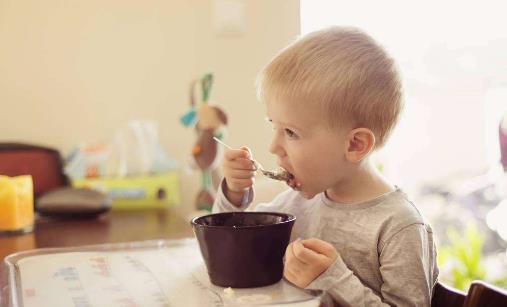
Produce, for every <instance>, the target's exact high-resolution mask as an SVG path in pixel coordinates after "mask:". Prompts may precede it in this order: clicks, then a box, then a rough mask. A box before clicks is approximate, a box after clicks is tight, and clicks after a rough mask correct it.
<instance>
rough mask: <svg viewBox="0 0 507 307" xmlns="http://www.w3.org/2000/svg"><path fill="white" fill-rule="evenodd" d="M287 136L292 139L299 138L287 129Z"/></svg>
mask: <svg viewBox="0 0 507 307" xmlns="http://www.w3.org/2000/svg"><path fill="white" fill-rule="evenodd" d="M285 134H286V135H287V136H288V137H289V138H291V139H294V138H297V134H296V133H294V131H292V130H290V129H287V128H285Z"/></svg>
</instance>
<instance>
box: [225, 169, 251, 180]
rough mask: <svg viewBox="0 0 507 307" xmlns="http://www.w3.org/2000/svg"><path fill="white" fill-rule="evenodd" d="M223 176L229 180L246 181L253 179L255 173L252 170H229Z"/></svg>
mask: <svg viewBox="0 0 507 307" xmlns="http://www.w3.org/2000/svg"><path fill="white" fill-rule="evenodd" d="M224 175H225V177H229V178H236V179H248V178H252V177H255V172H254V171H252V170H238V169H229V170H226V171H224Z"/></svg>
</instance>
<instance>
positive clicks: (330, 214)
mask: <svg viewBox="0 0 507 307" xmlns="http://www.w3.org/2000/svg"><path fill="white" fill-rule="evenodd" d="M224 188H226V185H225V181H223V182H222V184H221V188H220V189H219V191H218V193H217V196H216V199H215V204H214V206H213V212H225V211H243V210H247V211H249V210H255V211H274V212H285V213H290V214H293V215H295V216H296V223H295V225H294V228H293V230H292V235H291V241H292V240H294V239H296V238H301V239H306V238H318V239H321V240H324V241H326V242H329V243H331V244H333V246H334V247H335V248H336V250H337V251H338V253H339V255H340V256H339V257H338V259H337V260H336V261H335V262H334V263H333V265H332V266H330V267H329V268H328V269H327V270H326V271H325V272H324V273H322V274H321V275H320V276H319V277H317V278H316V279H315V280H314V281H313V282H312V283H311V284H310V285H308V287H307V289H320V290H325V291H327V292H328V293H329V294H330V295H331V296H332V297H333V299H334V300H335V301H336V302H337V303H339V304H340V305H342V306H387V305H389V306H430V303H431V295H432V289H433V285H434V284H435V282H436V279H437V276H438V268H437V265H436V259H435V258H436V251H435V244H434V242H433V233H432V230H431V228H430V226H429V225H428V224H427V223H426V222H425V221H424V219H423V217H422V215H421V214H420V213H419V211H418V210H417V208H416V207H415V206H414V204H413V203H412V202H411V201H410V200H408V198H407V195H406V194H405V193H403V192H402V191H401V190H400V189H397V190H396V191H393V192H390V193H387V194H384V195H382V196H379V197H377V198H375V199H372V200H369V201H366V202H362V203H358V204H352V205H351V204H339V203H335V202H333V201H331V200H330V199H328V198H327V196H326V195H325V193H320V194H318V195H316V196H315V197H314V198H312V199H305V198H303V197H302V196H300V195H299V193H298V192H296V191H293V190H290V189H289V190H287V191H285V192H283V193H280V194H279V195H278V196H277V197H276V198H275V199H274V200H273V201H271V202H270V203H261V204H258V205H257V206H255V208H253V209H252V208H250V206H249V204H250V203H251V201H252V198H253V197H252V196H253V193H252V190H250V193H249V194H250V197H249V199H248V200H247V201H246V204H245V205H243V206H241V207H236V206H234V205H233V204H232V203H230V202H229V201H228V200H227V198H226V197H225V196H224V193H223V189H224Z"/></svg>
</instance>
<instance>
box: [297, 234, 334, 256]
mask: <svg viewBox="0 0 507 307" xmlns="http://www.w3.org/2000/svg"><path fill="white" fill-rule="evenodd" d="M301 243H302V244H303V246H304V247H306V248H308V249H311V250H312V251H314V252H316V253H318V254H322V255H324V256H327V257H329V258H334V257H335V256H336V254H337V252H336V249H335V248H334V246H333V245H331V244H329V243H328V242H326V241H322V240H320V239H316V238H311V239H306V240H301Z"/></svg>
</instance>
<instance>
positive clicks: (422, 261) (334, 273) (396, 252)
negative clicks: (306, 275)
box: [306, 224, 438, 306]
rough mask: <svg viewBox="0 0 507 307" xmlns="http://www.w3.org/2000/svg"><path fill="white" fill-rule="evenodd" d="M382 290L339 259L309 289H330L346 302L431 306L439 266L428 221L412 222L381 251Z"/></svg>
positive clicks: (342, 302) (346, 303)
mask: <svg viewBox="0 0 507 307" xmlns="http://www.w3.org/2000/svg"><path fill="white" fill-rule="evenodd" d="M379 261H380V273H381V275H382V280H383V283H382V285H381V288H380V293H378V292H376V291H374V290H372V289H371V288H369V287H367V286H365V285H364V284H363V283H362V282H361V281H360V280H359V278H358V277H357V276H356V275H354V273H353V272H352V271H351V270H350V269H349V268H348V267H347V265H346V264H345V263H344V262H343V260H342V259H341V258H340V257H338V259H337V260H336V261H335V262H334V263H333V265H332V266H331V267H329V268H328V269H327V270H326V271H325V272H324V273H323V274H321V275H320V276H319V277H318V278H316V279H315V280H314V281H313V282H312V283H310V284H309V285H308V286H307V287H306V288H307V289H320V290H325V291H327V292H328V293H329V294H330V295H331V297H332V298H333V299H334V300H335V301H336V302H337V303H339V304H340V305H342V306H430V303H431V294H432V289H433V285H434V282H435V280H436V275H437V274H438V270H437V269H436V266H435V264H434V261H435V249H434V243H433V235H432V232H431V230H429V229H428V228H427V227H426V226H425V225H424V224H412V225H409V226H407V227H405V228H403V229H402V230H400V231H398V232H397V233H396V234H395V235H393V236H392V237H391V238H389V239H388V241H387V242H386V243H385V244H384V245H383V247H382V248H381V251H380V255H379Z"/></svg>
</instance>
